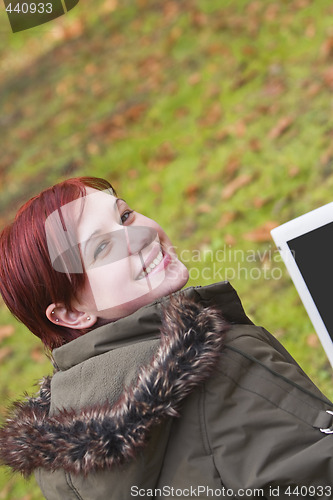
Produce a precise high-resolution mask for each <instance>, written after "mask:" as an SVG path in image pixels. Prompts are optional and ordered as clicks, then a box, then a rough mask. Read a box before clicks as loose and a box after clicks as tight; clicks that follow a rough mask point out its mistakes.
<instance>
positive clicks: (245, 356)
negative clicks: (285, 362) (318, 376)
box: [225, 346, 333, 408]
mask: <svg viewBox="0 0 333 500" xmlns="http://www.w3.org/2000/svg"><path fill="white" fill-rule="evenodd" d="M225 348H226V349H229V350H230V351H233V352H236V353H237V354H240V355H241V356H243V357H244V358H246V359H248V360H249V361H252V362H253V363H256V364H258V365H260V366H261V367H262V368H264V369H265V370H267V371H269V372H270V373H271V374H272V375H274V376H275V377H277V378H279V379H281V380H283V381H284V382H287V383H288V385H291V386H292V387H295V388H296V389H298V390H300V391H301V392H303V393H304V394H307V395H308V396H311V397H312V398H314V399H317V400H318V401H321V402H322V403H324V404H328V405H329V406H331V407H333V403H331V402H330V401H328V400H326V399H324V398H321V397H320V396H318V395H317V394H314V393H313V392H311V391H310V390H308V389H306V388H305V387H302V386H301V385H299V384H298V383H297V382H294V381H293V380H290V379H289V378H287V377H285V376H284V375H282V374H281V373H278V372H276V371H275V370H273V369H272V368H270V367H269V366H267V365H266V364H265V363H263V362H262V361H260V360H259V359H257V358H255V357H254V356H251V355H250V354H247V353H245V352H244V351H242V350H241V349H238V348H237V347H233V346H225ZM258 377H260V378H263V377H261V376H260V375H258ZM276 385H277V386H278V387H280V388H281V389H283V388H282V387H281V386H279V384H278V383H276ZM285 392H286V393H288V394H289V393H290V391H285ZM298 399H299V400H300V401H302V402H304V401H303V400H302V399H300V398H298ZM307 404H308V406H310V408H315V407H313V406H312V405H310V404H309V403H307Z"/></svg>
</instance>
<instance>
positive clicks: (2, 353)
mask: <svg viewBox="0 0 333 500" xmlns="http://www.w3.org/2000/svg"><path fill="white" fill-rule="evenodd" d="M12 353H13V349H11V348H10V347H2V348H1V349H0V362H1V361H4V360H5V359H6V358H8V356H10V355H11V354H12Z"/></svg>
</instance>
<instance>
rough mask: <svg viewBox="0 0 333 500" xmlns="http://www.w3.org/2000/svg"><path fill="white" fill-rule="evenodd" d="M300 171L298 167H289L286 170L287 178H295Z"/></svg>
mask: <svg viewBox="0 0 333 500" xmlns="http://www.w3.org/2000/svg"><path fill="white" fill-rule="evenodd" d="M300 171H301V169H300V168H299V166H298V165H290V167H289V168H288V175H289V177H291V178H293V177H296V176H297V175H298V174H299V173H300Z"/></svg>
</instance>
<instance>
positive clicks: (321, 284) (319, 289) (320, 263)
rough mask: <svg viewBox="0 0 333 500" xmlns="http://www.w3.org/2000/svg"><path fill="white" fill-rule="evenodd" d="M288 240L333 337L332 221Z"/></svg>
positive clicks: (332, 337)
mask: <svg viewBox="0 0 333 500" xmlns="http://www.w3.org/2000/svg"><path fill="white" fill-rule="evenodd" d="M287 244H288V246H289V249H290V251H291V253H292V255H293V257H294V259H295V261H296V264H297V266H298V268H299V270H300V272H301V274H302V276H303V279H304V281H305V283H306V285H307V287H308V289H309V292H310V294H311V296H312V299H313V301H314V303H315V304H316V307H317V309H318V311H319V314H320V315H321V317H322V320H323V322H324V324H325V326H326V329H327V331H328V333H329V335H330V337H331V339H332V341H333V222H330V223H329V224H326V225H324V226H321V227H319V228H317V229H314V230H313V231H309V232H308V233H305V234H303V235H301V236H298V237H297V238H293V239H291V240H289V241H287Z"/></svg>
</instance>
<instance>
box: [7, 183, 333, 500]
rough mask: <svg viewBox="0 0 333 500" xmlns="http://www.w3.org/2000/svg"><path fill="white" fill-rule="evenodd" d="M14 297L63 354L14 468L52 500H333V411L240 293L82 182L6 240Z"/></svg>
mask: <svg viewBox="0 0 333 500" xmlns="http://www.w3.org/2000/svg"><path fill="white" fill-rule="evenodd" d="M0 255H1V262H0V290H1V293H2V296H3V299H4V301H5V303H6V304H7V306H8V307H9V309H10V310H11V311H12V313H13V314H14V315H15V316H16V317H17V318H18V319H19V320H21V321H22V322H23V323H25V324H26V325H27V327H28V328H29V329H30V330H31V331H32V332H33V333H34V334H36V335H37V336H38V337H39V338H40V339H41V340H42V342H43V343H44V345H45V346H46V347H47V349H49V350H51V351H52V359H53V363H54V366H55V373H54V375H53V377H52V378H51V379H50V378H47V379H45V380H43V381H42V383H41V389H40V392H39V395H38V396H36V397H35V398H31V399H29V400H27V401H24V402H22V403H17V404H16V406H15V409H14V411H13V414H12V415H11V417H10V418H9V419H8V421H7V422H6V423H5V424H4V426H3V428H2V430H1V432H0V447H1V460H2V462H3V463H4V464H7V465H9V466H10V467H12V469H13V470H15V471H20V472H21V473H22V474H24V475H25V476H29V475H30V474H31V473H33V472H34V473H35V476H36V478H37V481H38V483H39V485H40V487H41V490H42V492H43V494H44V496H45V498H47V499H48V500H60V499H61V500H69V499H81V500H82V499H83V500H88V499H89V500H102V499H103V500H109V499H115V500H129V499H130V498H132V497H141V498H155V499H162V498H188V497H193V498H194V497H195V498H215V497H226V498H240V497H244V496H246V497H247V498H257V497H258V496H259V497H262V498H272V497H278V498H288V499H289V498H298V496H299V495H300V494H301V495H302V497H303V498H331V497H332V494H333V492H332V477H333V436H332V435H331V434H329V430H330V429H329V428H330V427H331V426H332V414H331V413H330V411H332V409H333V405H332V404H331V403H330V402H329V401H328V400H327V399H326V398H325V397H324V396H323V395H322V394H321V393H320V391H319V390H318V389H317V388H316V387H315V386H314V385H313V384H312V382H311V381H310V380H309V379H308V378H307V376H306V375H305V374H304V372H302V370H301V369H300V368H299V366H298V365H297V364H296V363H295V361H294V360H293V359H292V358H291V356H290V355H289V354H288V353H287V352H286V351H285V349H284V348H283V347H282V346H281V345H280V344H279V343H278V341H277V340H276V339H274V338H273V337H272V336H271V335H270V334H269V333H268V332H267V331H266V330H264V329H263V328H261V327H257V326H254V325H253V323H252V322H251V321H250V319H249V318H248V317H247V316H246V314H245V312H244V310H243V308H242V305H241V303H240V301H239V298H238V296H237V294H236V292H235V291H234V289H233V288H232V287H231V285H230V284H229V283H228V282H223V283H218V284H215V285H209V286H205V287H190V288H187V289H185V290H183V291H181V292H180V289H181V288H182V287H183V286H184V285H185V284H186V282H187V279H188V273H187V270H186V268H185V267H184V265H183V264H182V263H181V262H180V261H179V260H178V258H177V256H176V254H175V252H174V250H173V248H172V244H171V242H170V240H169V239H168V237H167V235H166V234H165V232H164V231H163V230H162V229H161V227H160V226H159V225H158V224H157V223H156V222H154V221H152V220H151V219H148V218H146V217H144V216H143V215H141V214H139V213H137V212H135V211H133V210H131V209H130V207H129V206H128V205H127V204H126V202H125V201H124V200H122V199H119V198H117V196H116V193H115V192H114V190H113V189H112V187H111V185H110V184H109V183H108V182H107V181H104V180H101V179H96V178H78V179H70V180H67V181H65V182H63V183H61V184H57V185H56V186H53V187H52V188H50V189H47V190H45V191H44V192H42V193H41V194H40V195H39V196H37V197H35V198H34V199H32V200H30V201H29V202H28V203H27V204H26V205H24V206H23V207H22V208H21V210H20V211H19V212H18V214H17V216H16V219H15V221H14V222H13V224H12V225H10V226H8V227H7V228H5V229H4V231H3V232H2V234H1V237H0Z"/></svg>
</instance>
